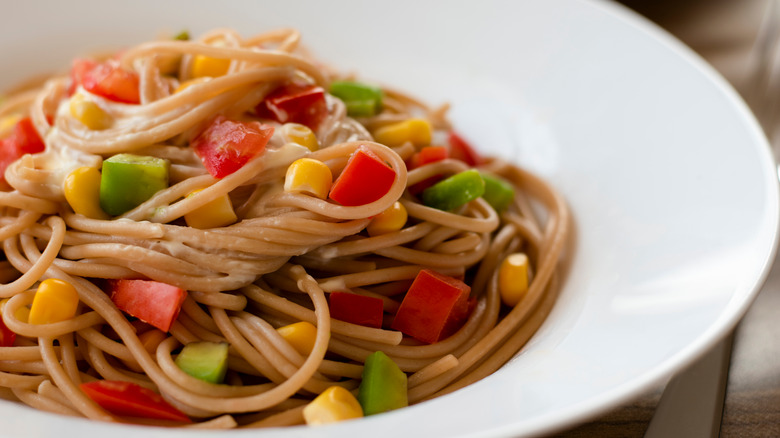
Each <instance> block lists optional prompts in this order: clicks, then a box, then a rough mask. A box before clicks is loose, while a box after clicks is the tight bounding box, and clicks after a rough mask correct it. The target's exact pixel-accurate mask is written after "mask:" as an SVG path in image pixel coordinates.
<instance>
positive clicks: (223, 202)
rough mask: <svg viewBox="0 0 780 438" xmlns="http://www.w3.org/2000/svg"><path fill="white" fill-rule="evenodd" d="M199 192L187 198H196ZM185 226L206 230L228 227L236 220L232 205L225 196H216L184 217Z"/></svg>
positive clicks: (228, 197)
mask: <svg viewBox="0 0 780 438" xmlns="http://www.w3.org/2000/svg"><path fill="white" fill-rule="evenodd" d="M200 191H201V190H196V191H194V192H192V193H190V194H189V195H187V197H188V198H189V197H191V196H197V193H199V192H200ZM184 220H185V221H186V222H187V225H189V226H191V227H192V228H199V229H206V228H218V227H225V226H228V225H230V224H232V223H234V222H235V221H237V220H238V216H236V212H235V211H234V210H233V203H232V202H230V196H228V195H227V194H225V195H222V196H218V197H216V198H214V199H212V200H211V201H209V202H207V203H205V204H203V205H202V206H200V207H198V208H196V209H195V210H192V211H191V212H189V213H187V214H185V215H184Z"/></svg>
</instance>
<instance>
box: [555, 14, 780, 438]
mask: <svg viewBox="0 0 780 438" xmlns="http://www.w3.org/2000/svg"><path fill="white" fill-rule="evenodd" d="M769 1H780V0H739V1H736V0H706V1H705V0H695V1H677V0H625V1H623V3H624V4H626V5H627V6H629V7H630V8H632V9H634V10H635V11H637V12H639V13H640V14H642V15H644V16H645V17H647V18H649V19H650V20H651V21H654V22H656V23H657V24H659V25H660V26H661V27H664V28H665V29H666V30H668V31H669V32H670V33H672V34H673V35H675V36H677V37H678V38H679V39H680V40H682V41H683V42H684V43H686V44H687V45H688V46H690V47H691V48H693V49H694V50H695V51H696V52H698V53H699V54H700V55H701V56H702V57H704V58H705V59H706V60H707V61H708V62H710V64H712V65H713V66H714V67H715V68H716V69H717V70H719V71H720V73H721V74H722V75H723V76H724V77H725V78H726V79H727V80H729V81H730V82H731V83H732V85H734V87H735V88H736V89H737V91H739V92H740V93H741V94H742V95H743V97H744V98H745V99H746V101H747V102H748V103H749V104H750V105H751V106H752V107H753V108H754V110H755V111H756V112H757V113H758V112H759V111H760V108H761V105H762V104H764V102H762V101H761V99H763V98H765V95H763V96H762V95H761V93H758V95H759V97H756V93H754V92H753V90H751V86H753V85H755V84H754V82H755V81H754V80H753V79H754V77H755V76H754V71H755V67H756V60H755V59H754V58H755V57H754V56H753V55H754V52H753V51H752V49H753V46H754V42H755V40H756V37H757V35H758V33H759V32H760V29H761V26H762V20H763V19H764V17H765V16H766V12H767V9H766V7H767V4H768V2H769ZM778 50H780V46H779V47H778ZM778 71H780V68H778ZM778 99H779V100H780V96H778ZM779 321H780V261H778V262H776V263H775V265H774V266H773V269H772V271H771V272H770V274H769V277H768V279H767V281H766V283H765V284H764V286H763V287H762V290H761V292H760V293H759V295H758V297H757V299H756V301H755V302H754V303H753V305H752V307H751V308H750V310H749V311H748V313H747V314H746V316H745V318H744V319H743V320H742V321H741V322H740V324H739V326H738V327H737V329H736V332H735V336H734V344H733V350H732V356H731V365H730V369H729V374H728V384H727V387H726V397H725V403H724V408H723V415H722V419H721V425H720V426H721V427H720V436H721V437H780V322H779ZM662 393H663V387H659V388H656V389H654V390H652V391H650V392H648V393H647V394H644V395H643V396H641V397H639V398H638V399H636V400H634V401H632V402H631V403H628V404H626V405H623V406H620V407H618V408H617V409H615V410H614V411H612V412H610V413H608V414H606V415H604V416H603V417H600V418H597V419H595V420H593V421H591V422H588V423H586V424H583V425H580V426H578V427H576V428H574V429H571V430H568V431H566V432H564V433H560V434H557V435H555V436H558V437H564V438H575V437H629V438H630V437H641V436H643V435H644V434H645V431H646V430H647V428H648V425H649V423H650V420H651V419H652V417H653V415H654V414H655V412H656V406H657V405H658V402H659V400H660V399H661V395H662ZM680 436H683V435H680Z"/></svg>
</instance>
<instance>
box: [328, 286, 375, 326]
mask: <svg viewBox="0 0 780 438" xmlns="http://www.w3.org/2000/svg"><path fill="white" fill-rule="evenodd" d="M382 307H383V304H382V300H381V299H379V298H375V297H367V296H365V295H357V294H352V293H348V292H333V293H331V294H330V316H331V317H332V318H334V319H338V320H340V321H346V322H351V323H352V324H358V325H363V326H366V327H374V328H381V327H382Z"/></svg>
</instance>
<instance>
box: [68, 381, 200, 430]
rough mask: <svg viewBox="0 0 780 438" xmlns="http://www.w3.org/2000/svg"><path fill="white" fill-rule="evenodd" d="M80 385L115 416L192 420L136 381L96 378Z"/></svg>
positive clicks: (185, 421)
mask: <svg viewBox="0 0 780 438" xmlns="http://www.w3.org/2000/svg"><path fill="white" fill-rule="evenodd" d="M80 388H81V390H82V391H84V393H85V394H87V396H88V397H89V398H91V399H92V400H93V401H94V402H95V403H97V404H98V405H100V407H102V408H103V409H105V410H107V411H108V412H111V413H112V414H115V415H124V416H127V417H140V418H155V419H159V420H169V421H176V422H182V423H192V420H190V418H189V417H187V415H185V414H184V413H183V412H181V411H179V410H178V409H176V408H175V407H173V406H171V405H170V404H169V403H168V402H167V401H165V399H163V398H162V396H161V395H160V394H157V393H156V392H154V391H152V390H150V389H146V388H144V387H142V386H140V385H138V384H135V383H131V382H125V381H119V380H96V381H93V382H88V383H82V384H81V385H80Z"/></svg>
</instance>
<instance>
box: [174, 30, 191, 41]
mask: <svg viewBox="0 0 780 438" xmlns="http://www.w3.org/2000/svg"><path fill="white" fill-rule="evenodd" d="M173 39H174V40H176V41H189V40H190V33H189V32H188V31H187V30H183V31H181V32H179V33H177V34H176V36H174V37H173Z"/></svg>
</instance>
